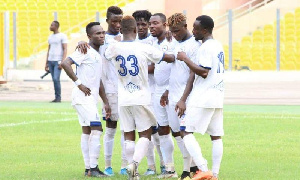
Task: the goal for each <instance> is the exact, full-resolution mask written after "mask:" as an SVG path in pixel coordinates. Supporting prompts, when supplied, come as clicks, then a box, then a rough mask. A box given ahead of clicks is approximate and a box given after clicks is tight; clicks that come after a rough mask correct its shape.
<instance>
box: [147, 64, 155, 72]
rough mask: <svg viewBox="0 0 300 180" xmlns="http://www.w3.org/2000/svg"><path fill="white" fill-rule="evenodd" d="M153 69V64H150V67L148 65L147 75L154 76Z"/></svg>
mask: <svg viewBox="0 0 300 180" xmlns="http://www.w3.org/2000/svg"><path fill="white" fill-rule="evenodd" d="M154 69H155V64H154V63H151V64H150V65H148V73H149V74H154Z"/></svg>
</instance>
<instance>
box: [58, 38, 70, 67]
mask: <svg viewBox="0 0 300 180" xmlns="http://www.w3.org/2000/svg"><path fill="white" fill-rule="evenodd" d="M62 48H63V58H62V60H61V62H62V61H63V60H64V59H66V57H67V50H68V44H67V43H63V44H62ZM58 69H62V67H61V63H60V64H59V65H58Z"/></svg>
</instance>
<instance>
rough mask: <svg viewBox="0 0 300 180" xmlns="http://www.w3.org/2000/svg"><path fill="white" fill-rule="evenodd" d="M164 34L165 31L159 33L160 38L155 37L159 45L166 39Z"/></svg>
mask: <svg viewBox="0 0 300 180" xmlns="http://www.w3.org/2000/svg"><path fill="white" fill-rule="evenodd" d="M166 33H167V32H166V31H165V32H163V33H161V35H160V36H158V37H157V39H158V43H159V44H160V43H162V42H163V41H164V40H165V39H166Z"/></svg>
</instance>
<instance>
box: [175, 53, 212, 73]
mask: <svg viewBox="0 0 300 180" xmlns="http://www.w3.org/2000/svg"><path fill="white" fill-rule="evenodd" d="M177 59H178V60H180V61H184V62H185V64H186V65H187V66H188V67H189V68H190V69H191V70H192V71H193V72H194V73H195V74H197V75H198V76H201V77H202V78H204V79H205V78H206V77H207V75H208V72H209V69H206V68H203V67H201V66H198V65H197V64H195V63H194V62H193V61H191V60H190V59H189V58H188V57H187V55H186V54H185V52H178V54H177Z"/></svg>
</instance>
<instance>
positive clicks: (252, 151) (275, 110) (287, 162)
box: [0, 102, 300, 180]
mask: <svg viewBox="0 0 300 180" xmlns="http://www.w3.org/2000/svg"><path fill="white" fill-rule="evenodd" d="M103 124H104V125H105V123H103ZM224 128H225V136H224V138H223V142H224V155H223V161H222V164H221V172H220V179H221V180H225V179H228V180H229V179H230V180H233V179H236V180H245V179H247V180H248V179H272V180H273V179H299V172H300V140H299V137H300V106H254V105H225V107H224ZM80 135H81V127H80V125H79V124H78V122H77V115H76V113H75V110H74V109H73V108H72V107H71V105H70V103H68V102H64V103H60V104H51V103H42V102H0V179H59V180H60V179H85V177H84V176H83V171H84V163H83V158H82V155H81V150H80ZM196 137H197V139H198V141H199V143H200V145H201V148H202V151H203V154H204V156H205V157H206V158H207V160H208V162H209V166H210V167H211V142H210V139H209V136H208V135H205V136H201V135H196ZM102 139H103V137H102ZM101 145H102V147H101V155H100V158H99V167H100V168H101V169H102V170H103V168H104V160H103V143H102V142H101ZM120 152H121V147H120V133H117V135H116V140H115V147H114V153H113V169H114V171H115V173H118V171H119V170H120V159H121V153H120ZM156 159H157V161H156V162H157V167H159V164H158V162H159V161H158V156H157V158H156ZM174 159H175V168H176V171H177V172H178V174H181V172H182V156H181V154H180V151H179V149H178V147H177V145H176V143H175V154H174ZM146 169H147V165H146V159H144V160H143V161H142V163H141V165H140V168H139V171H140V173H141V174H143V173H144V172H145V171H146ZM153 178H154V177H151V178H143V177H142V178H141V179H153ZM106 179H126V177H123V176H120V175H116V176H114V177H113V178H106Z"/></svg>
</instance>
